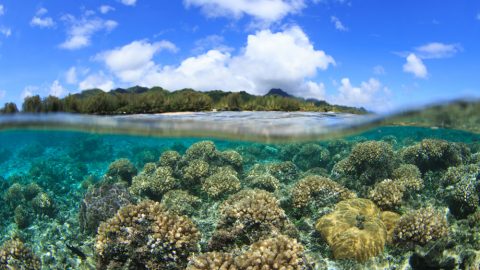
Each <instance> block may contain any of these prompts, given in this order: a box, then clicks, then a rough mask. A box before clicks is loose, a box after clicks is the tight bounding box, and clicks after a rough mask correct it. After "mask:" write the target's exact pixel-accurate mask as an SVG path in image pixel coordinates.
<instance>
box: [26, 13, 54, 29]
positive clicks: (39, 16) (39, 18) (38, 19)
mask: <svg viewBox="0 0 480 270" xmlns="http://www.w3.org/2000/svg"><path fill="white" fill-rule="evenodd" d="M47 12H48V10H47V9H46V8H40V9H38V10H37V12H36V13H35V16H33V18H32V20H31V21H30V25H31V26H38V27H40V28H50V27H53V26H55V21H54V20H53V19H52V17H46V16H45V15H46V14H47Z"/></svg>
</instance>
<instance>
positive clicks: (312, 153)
mask: <svg viewBox="0 0 480 270" xmlns="http://www.w3.org/2000/svg"><path fill="white" fill-rule="evenodd" d="M329 158H330V152H329V151H328V150H327V149H326V148H324V147H322V146H320V145H318V144H314V143H308V144H305V145H303V146H302V148H300V151H298V152H296V153H295V156H294V157H293V160H292V161H293V162H294V163H295V164H296V165H297V166H298V167H299V168H300V169H302V170H304V171H306V170H308V169H311V168H315V167H323V166H325V165H326V164H327V163H328V160H329Z"/></svg>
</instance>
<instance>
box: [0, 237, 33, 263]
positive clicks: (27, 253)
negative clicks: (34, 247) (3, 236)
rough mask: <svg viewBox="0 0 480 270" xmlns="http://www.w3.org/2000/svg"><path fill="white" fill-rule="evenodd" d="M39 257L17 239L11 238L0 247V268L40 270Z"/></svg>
mask: <svg viewBox="0 0 480 270" xmlns="http://www.w3.org/2000/svg"><path fill="white" fill-rule="evenodd" d="M41 266H42V265H41V261H40V259H39V258H38V257H37V256H36V255H35V254H34V253H33V252H32V251H31V250H30V249H29V248H28V247H26V246H25V245H24V244H23V242H22V241H20V240H19V239H16V238H15V239H11V240H8V241H6V242H5V243H3V245H2V246H1V247H0V269H24V270H40V269H41Z"/></svg>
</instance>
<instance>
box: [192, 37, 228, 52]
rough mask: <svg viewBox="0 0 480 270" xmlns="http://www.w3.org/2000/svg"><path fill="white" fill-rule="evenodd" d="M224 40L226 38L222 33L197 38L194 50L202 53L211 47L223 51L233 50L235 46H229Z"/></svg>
mask: <svg viewBox="0 0 480 270" xmlns="http://www.w3.org/2000/svg"><path fill="white" fill-rule="evenodd" d="M224 42H225V40H224V38H223V37H222V36H220V35H209V36H206V37H204V38H201V39H198V40H196V41H195V43H194V48H193V50H192V52H193V53H195V54H200V53H205V52H207V51H209V50H211V49H214V50H218V51H223V52H230V51H233V48H231V47H228V46H227V45H225V44H224Z"/></svg>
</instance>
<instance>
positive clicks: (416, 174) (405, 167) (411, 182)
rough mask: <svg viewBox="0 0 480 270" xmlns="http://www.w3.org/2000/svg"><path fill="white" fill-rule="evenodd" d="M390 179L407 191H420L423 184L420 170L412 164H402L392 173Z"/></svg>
mask: <svg viewBox="0 0 480 270" xmlns="http://www.w3.org/2000/svg"><path fill="white" fill-rule="evenodd" d="M392 179H393V180H395V182H396V183H398V184H400V185H402V186H403V187H405V189H407V190H409V191H420V190H422V189H423V187H424V184H423V180H422V176H421V173H420V170H419V169H418V167H417V166H415V165H413V164H402V165H400V166H399V167H398V168H396V169H395V170H394V171H393V173H392Z"/></svg>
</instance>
